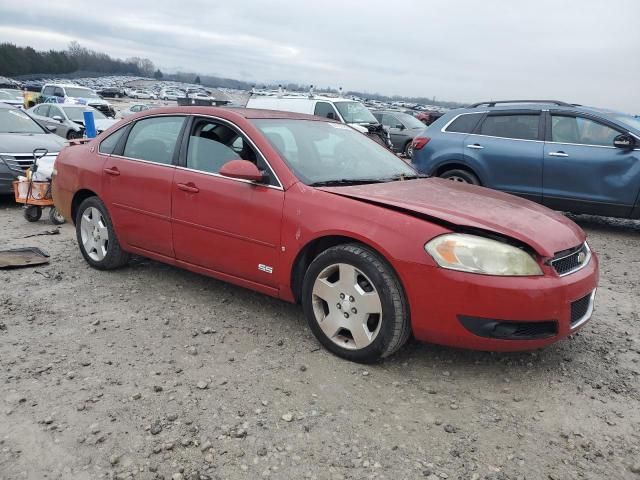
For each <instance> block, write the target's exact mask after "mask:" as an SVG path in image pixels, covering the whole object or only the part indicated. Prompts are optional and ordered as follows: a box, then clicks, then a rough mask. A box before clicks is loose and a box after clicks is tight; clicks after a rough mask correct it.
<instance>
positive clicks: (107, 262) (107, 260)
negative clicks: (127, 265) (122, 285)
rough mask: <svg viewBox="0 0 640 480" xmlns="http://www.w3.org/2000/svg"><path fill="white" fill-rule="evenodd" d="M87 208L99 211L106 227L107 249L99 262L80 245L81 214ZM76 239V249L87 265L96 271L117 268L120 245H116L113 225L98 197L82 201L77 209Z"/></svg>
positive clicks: (116, 240)
mask: <svg viewBox="0 0 640 480" xmlns="http://www.w3.org/2000/svg"><path fill="white" fill-rule="evenodd" d="M89 207H94V208H96V209H98V210H99V211H100V214H101V215H102V218H103V219H104V221H105V223H106V225H107V232H108V234H109V246H108V247H107V254H106V255H105V256H104V258H103V259H102V260H100V261H96V260H94V259H92V258H91V257H90V256H89V254H88V253H87V252H86V251H85V249H84V245H83V244H82V234H81V233H80V224H81V221H82V214H83V213H84V212H85V210H87V208H89ZM75 222H76V239H77V241H78V247H80V252H81V253H82V256H83V257H84V259H85V260H86V261H87V263H88V264H89V265H91V266H92V267H93V268H96V269H98V270H109V269H112V268H116V267H117V266H119V264H120V262H119V261H118V259H117V258H114V257H116V256H117V254H118V253H117V252H116V251H118V252H119V251H120V245H119V244H118V239H117V237H116V233H115V229H114V228H113V223H112V222H111V216H110V215H109V212H108V211H107V208H106V207H105V205H104V203H102V201H101V200H100V199H99V198H98V197H89V198H86V199H85V200H83V201H82V203H81V204H80V206H79V207H78V212H77V213H76V219H75Z"/></svg>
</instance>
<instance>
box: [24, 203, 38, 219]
mask: <svg viewBox="0 0 640 480" xmlns="http://www.w3.org/2000/svg"><path fill="white" fill-rule="evenodd" d="M24 218H26V219H27V221H28V222H37V221H38V220H40V219H41V218H42V207H39V206H37V205H30V206H28V207H27V208H25V209H24Z"/></svg>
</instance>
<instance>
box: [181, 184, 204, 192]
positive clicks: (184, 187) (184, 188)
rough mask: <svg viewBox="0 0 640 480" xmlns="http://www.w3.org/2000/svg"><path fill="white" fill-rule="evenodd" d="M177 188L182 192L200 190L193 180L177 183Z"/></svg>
mask: <svg viewBox="0 0 640 480" xmlns="http://www.w3.org/2000/svg"><path fill="white" fill-rule="evenodd" d="M178 188H179V189H180V190H182V191H183V192H189V193H198V192H199V191H200V189H199V188H198V187H196V186H195V184H194V183H193V182H189V183H178Z"/></svg>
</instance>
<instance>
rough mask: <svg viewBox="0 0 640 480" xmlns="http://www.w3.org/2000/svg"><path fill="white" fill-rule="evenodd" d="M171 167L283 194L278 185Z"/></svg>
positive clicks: (193, 169)
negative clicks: (269, 189) (270, 189)
mask: <svg viewBox="0 0 640 480" xmlns="http://www.w3.org/2000/svg"><path fill="white" fill-rule="evenodd" d="M173 166H174V167H175V168H176V170H184V171H186V172H194V173H201V174H202V175H209V176H210V177H218V178H224V179H226V180H232V181H234V182H240V183H248V184H249V185H255V186H256V187H265V188H272V189H274V190H279V191H281V192H284V188H282V187H281V186H280V185H268V184H266V183H258V182H254V181H252V180H243V179H242V178H232V177H227V176H225V175H221V174H219V173H213V172H205V171H203V170H196V169H195V168H188V167H181V166H180V165H178V166H176V165H173Z"/></svg>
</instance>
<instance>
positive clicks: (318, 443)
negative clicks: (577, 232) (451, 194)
mask: <svg viewBox="0 0 640 480" xmlns="http://www.w3.org/2000/svg"><path fill="white" fill-rule="evenodd" d="M576 221H577V222H578V223H580V225H581V226H582V227H583V228H585V229H586V230H587V232H588V234H589V238H590V241H591V244H592V246H593V247H594V249H595V250H596V251H597V252H599V254H600V258H601V262H602V276H601V283H600V289H599V292H598V297H597V303H596V312H595V314H594V317H593V319H592V321H591V322H590V323H589V324H587V326H586V327H585V328H584V329H583V330H582V332H581V333H580V334H578V335H575V336H574V337H572V338H570V339H569V340H566V341H563V342H561V343H559V344H556V345H554V346H551V347H549V348H546V349H544V350H540V351H535V352H529V353H522V354H491V353H483V352H469V351H462V350H456V349H450V348H442V347H437V346H433V345H427V344H418V343H415V342H414V343H411V344H409V345H407V347H406V348H404V349H403V350H402V351H401V352H399V354H397V355H395V356H394V357H392V358H391V359H389V360H387V361H385V362H384V363H382V364H379V365H374V366H367V367H364V366H361V365H357V364H353V363H349V362H346V361H343V360H340V359H338V358H336V357H334V356H332V355H330V354H329V353H327V352H326V351H324V350H323V349H321V348H320V347H319V344H318V343H317V342H316V341H315V339H314V338H313V337H312V335H311V333H310V331H309V330H308V328H307V327H306V325H305V322H304V319H303V317H302V312H301V309H300V308H299V307H297V306H294V305H289V304H286V303H283V302H280V301H278V300H275V299H271V298H268V297H266V296H262V295H259V294H257V293H253V292H251V291H248V290H243V289H240V288H236V287H234V286H230V285H227V284H225V283H222V282H219V281H216V280H213V279H210V278H206V277H202V276H198V275H195V274H192V273H189V272H186V271H182V270H179V269H176V268H173V267H169V266H165V265H162V264H160V263H156V262H153V261H149V260H145V259H136V260H134V261H133V262H132V263H131V265H130V266H129V267H127V268H124V269H122V270H118V271H114V272H99V271H96V270H92V269H91V268H89V267H88V265H87V264H86V263H85V262H84V260H83V259H82V257H81V255H80V252H79V250H78V248H77V246H76V242H75V236H74V231H73V228H72V227H71V226H70V225H64V226H62V227H61V229H60V234H59V235H55V236H35V237H31V238H24V236H25V235H29V234H34V233H39V232H43V231H45V230H48V229H51V228H54V227H53V226H52V225H50V224H49V223H48V222H47V221H45V220H41V221H40V222H38V223H35V224H29V223H27V222H26V221H25V220H24V219H23V218H22V215H21V210H20V209H19V208H17V207H15V206H13V205H12V202H11V199H4V200H2V201H0V247H9V246H12V247H17V246H38V247H42V248H44V249H46V250H47V251H49V253H50V254H51V263H50V264H49V265H46V266H41V267H36V268H26V269H19V270H11V271H7V270H0V285H1V286H2V288H1V289H0V372H1V373H0V479H2V480H8V479H23V478H29V479H44V478H47V479H65V480H68V479H99V478H118V479H120V478H136V479H155V478H164V479H198V478H200V479H207V478H211V479H218V478H219V479H227V478H229V479H254V478H273V479H304V478H312V479H315V478H317V479H343V478H345V479H346V478H349V479H368V478H377V479H383V478H386V479H394V480H400V479H414V478H427V479H429V480H437V479H447V478H448V479H556V480H564V479H603V478H607V479H640V408H638V407H639V405H640V402H639V401H640V388H639V387H640V381H639V378H638V376H639V373H640V364H639V363H638V362H639V360H640V321H639V320H640V319H639V313H638V312H639V310H640V308H639V307H640V300H639V296H638V292H640V284H639V283H640V257H639V256H638V240H639V239H640V223H639V222H624V221H616V220H611V219H594V218H590V217H576Z"/></svg>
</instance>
